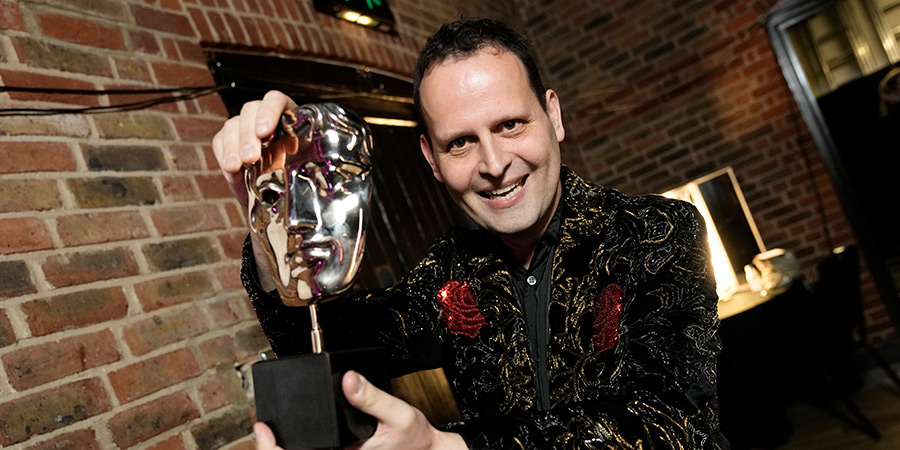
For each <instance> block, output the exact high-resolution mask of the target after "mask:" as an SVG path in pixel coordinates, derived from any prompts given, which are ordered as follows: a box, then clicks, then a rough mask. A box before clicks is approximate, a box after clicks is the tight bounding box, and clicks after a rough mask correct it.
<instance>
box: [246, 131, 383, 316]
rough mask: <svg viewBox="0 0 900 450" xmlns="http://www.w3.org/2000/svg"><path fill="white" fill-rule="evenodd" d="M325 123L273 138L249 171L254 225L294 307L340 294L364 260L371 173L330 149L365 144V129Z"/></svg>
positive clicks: (284, 294)
mask: <svg viewBox="0 0 900 450" xmlns="http://www.w3.org/2000/svg"><path fill="white" fill-rule="evenodd" d="M325 122H326V123H323V124H321V125H323V127H319V126H316V125H315V124H314V125H313V126H312V129H311V130H310V132H309V135H307V136H300V137H292V136H286V137H283V138H281V139H279V140H277V141H274V142H273V144H272V145H270V146H269V147H268V148H266V149H265V150H264V152H263V159H262V161H261V163H260V164H259V165H258V166H254V167H253V168H251V169H250V171H248V179H247V183H248V191H249V193H250V204H249V205H248V206H249V215H250V222H251V228H252V229H253V230H254V232H256V233H257V235H258V236H259V238H260V241H261V243H262V244H263V247H264V248H265V250H266V255H267V257H268V260H269V264H270V266H271V267H272V269H273V272H274V276H275V278H276V280H275V284H276V286H277V288H278V291H279V294H280V295H281V298H282V300H283V301H284V302H285V303H286V304H288V305H291V306H298V305H306V304H308V303H310V302H314V301H318V300H320V299H327V297H329V296H332V295H334V294H338V293H340V292H343V291H344V290H346V289H347V288H349V287H350V285H351V283H352V281H353V277H354V275H355V274H356V271H357V269H358V267H359V263H360V262H361V261H362V251H363V246H364V238H365V225H366V222H367V221H368V205H369V199H370V193H371V178H370V177H369V172H368V168H367V166H366V163H365V162H360V161H358V160H353V159H350V158H348V156H349V157H352V156H353V154H352V152H346V151H344V152H343V156H344V157H339V156H341V155H340V153H341V152H336V151H334V147H338V148H341V149H345V150H346V149H347V148H348V147H353V146H355V145H361V146H364V145H368V144H367V143H366V139H365V137H366V135H367V134H366V133H361V134H360V135H356V134H354V133H355V131H354V127H352V126H351V127H347V126H333V124H332V125H329V124H328V123H327V120H326V121H325ZM340 125H347V124H346V123H344V124H340ZM359 126H363V125H362V124H359ZM357 131H359V130H357ZM354 139H355V140H354ZM329 147H332V148H331V149H329ZM367 152H368V150H366V153H367Z"/></svg>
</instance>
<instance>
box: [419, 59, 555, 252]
mask: <svg viewBox="0 0 900 450" xmlns="http://www.w3.org/2000/svg"><path fill="white" fill-rule="evenodd" d="M420 95H421V103H422V111H423V115H424V118H425V121H426V122H427V125H428V132H429V136H430V140H429V139H426V138H425V136H421V137H420V138H419V143H420V145H421V147H422V152H423V154H424V155H425V158H426V159H427V160H428V163H429V164H430V165H431V168H432V170H433V171H434V176H435V178H437V180H438V181H440V182H442V183H444V184H445V185H446V186H447V190H448V191H449V193H450V196H451V197H452V198H453V200H454V201H455V202H456V203H457V204H458V205H459V206H460V207H461V208H462V209H463V210H464V211H465V212H466V214H468V215H469V217H471V218H472V220H474V221H475V222H476V223H478V224H479V225H481V226H482V227H484V228H486V229H488V230H491V231H493V232H495V233H497V234H499V235H500V236H501V237H505V238H512V239H526V240H530V239H536V238H537V237H539V236H540V234H541V233H543V231H544V229H546V226H547V224H548V223H549V221H550V218H551V217H552V215H553V211H554V207H555V206H556V204H557V202H558V201H559V197H560V193H561V186H560V182H559V170H560V156H559V142H561V141H562V140H563V138H564V137H565V131H564V130H563V126H562V120H561V117H560V110H559V101H558V99H557V98H556V94H555V93H554V92H553V91H551V90H548V91H547V93H546V100H547V111H546V112H545V111H544V110H543V109H542V108H541V105H540V103H539V102H538V99H537V98H535V96H534V93H533V91H532V90H531V88H530V85H529V83H528V77H527V74H526V72H525V68H524V66H523V65H522V63H521V62H520V61H519V59H518V58H517V57H516V56H515V55H514V54H512V53H510V52H508V51H499V52H498V51H497V50H496V49H494V48H486V49H483V50H480V51H478V52H477V53H475V54H472V55H468V56H464V57H461V58H454V59H448V60H446V61H443V62H441V63H440V64H437V65H435V66H433V67H431V68H430V69H429V70H428V71H427V72H426V74H425V76H424V78H423V79H422V84H421V90H420Z"/></svg>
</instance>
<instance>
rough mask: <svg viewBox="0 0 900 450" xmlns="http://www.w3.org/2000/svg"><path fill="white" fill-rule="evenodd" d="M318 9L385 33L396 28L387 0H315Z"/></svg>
mask: <svg viewBox="0 0 900 450" xmlns="http://www.w3.org/2000/svg"><path fill="white" fill-rule="evenodd" d="M313 4H314V5H315V7H316V11H319V12H321V13H324V14H328V15H331V16H335V17H337V18H338V19H342V20H346V21H348V22H353V23H355V24H358V25H362V26H365V27H369V28H374V29H376V30H378V31H383V32H385V33H388V32H390V31H391V30H393V29H394V25H395V22H394V14H393V13H391V8H390V7H389V6H388V4H387V0H314V1H313Z"/></svg>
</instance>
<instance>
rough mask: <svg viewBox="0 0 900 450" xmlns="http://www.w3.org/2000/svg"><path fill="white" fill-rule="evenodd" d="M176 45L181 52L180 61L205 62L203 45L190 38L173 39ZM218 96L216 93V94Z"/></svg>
mask: <svg viewBox="0 0 900 450" xmlns="http://www.w3.org/2000/svg"><path fill="white" fill-rule="evenodd" d="M175 44H176V45H177V46H178V52H179V53H181V59H182V61H187V62H193V63H197V64H204V65H205V64H206V63H207V62H206V54H205V53H203V47H201V46H200V45H199V44H197V43H196V42H194V41H192V40H184V39H178V40H176V41H175ZM216 97H218V95H217V96H216Z"/></svg>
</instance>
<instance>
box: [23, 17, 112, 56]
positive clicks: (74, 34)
mask: <svg viewBox="0 0 900 450" xmlns="http://www.w3.org/2000/svg"><path fill="white" fill-rule="evenodd" d="M37 21H38V25H40V27H41V31H43V32H44V35H46V36H51V37H54V38H57V39H60V40H63V41H68V42H74V43H78V44H84V45H90V46H93V47H100V48H107V49H111V50H124V49H125V38H124V37H122V32H121V31H119V29H118V28H116V27H112V26H109V25H104V24H100V23H97V22H94V21H91V20H87V19H83V18H80V17H73V16H64V15H62V14H40V15H38V16H37Z"/></svg>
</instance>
